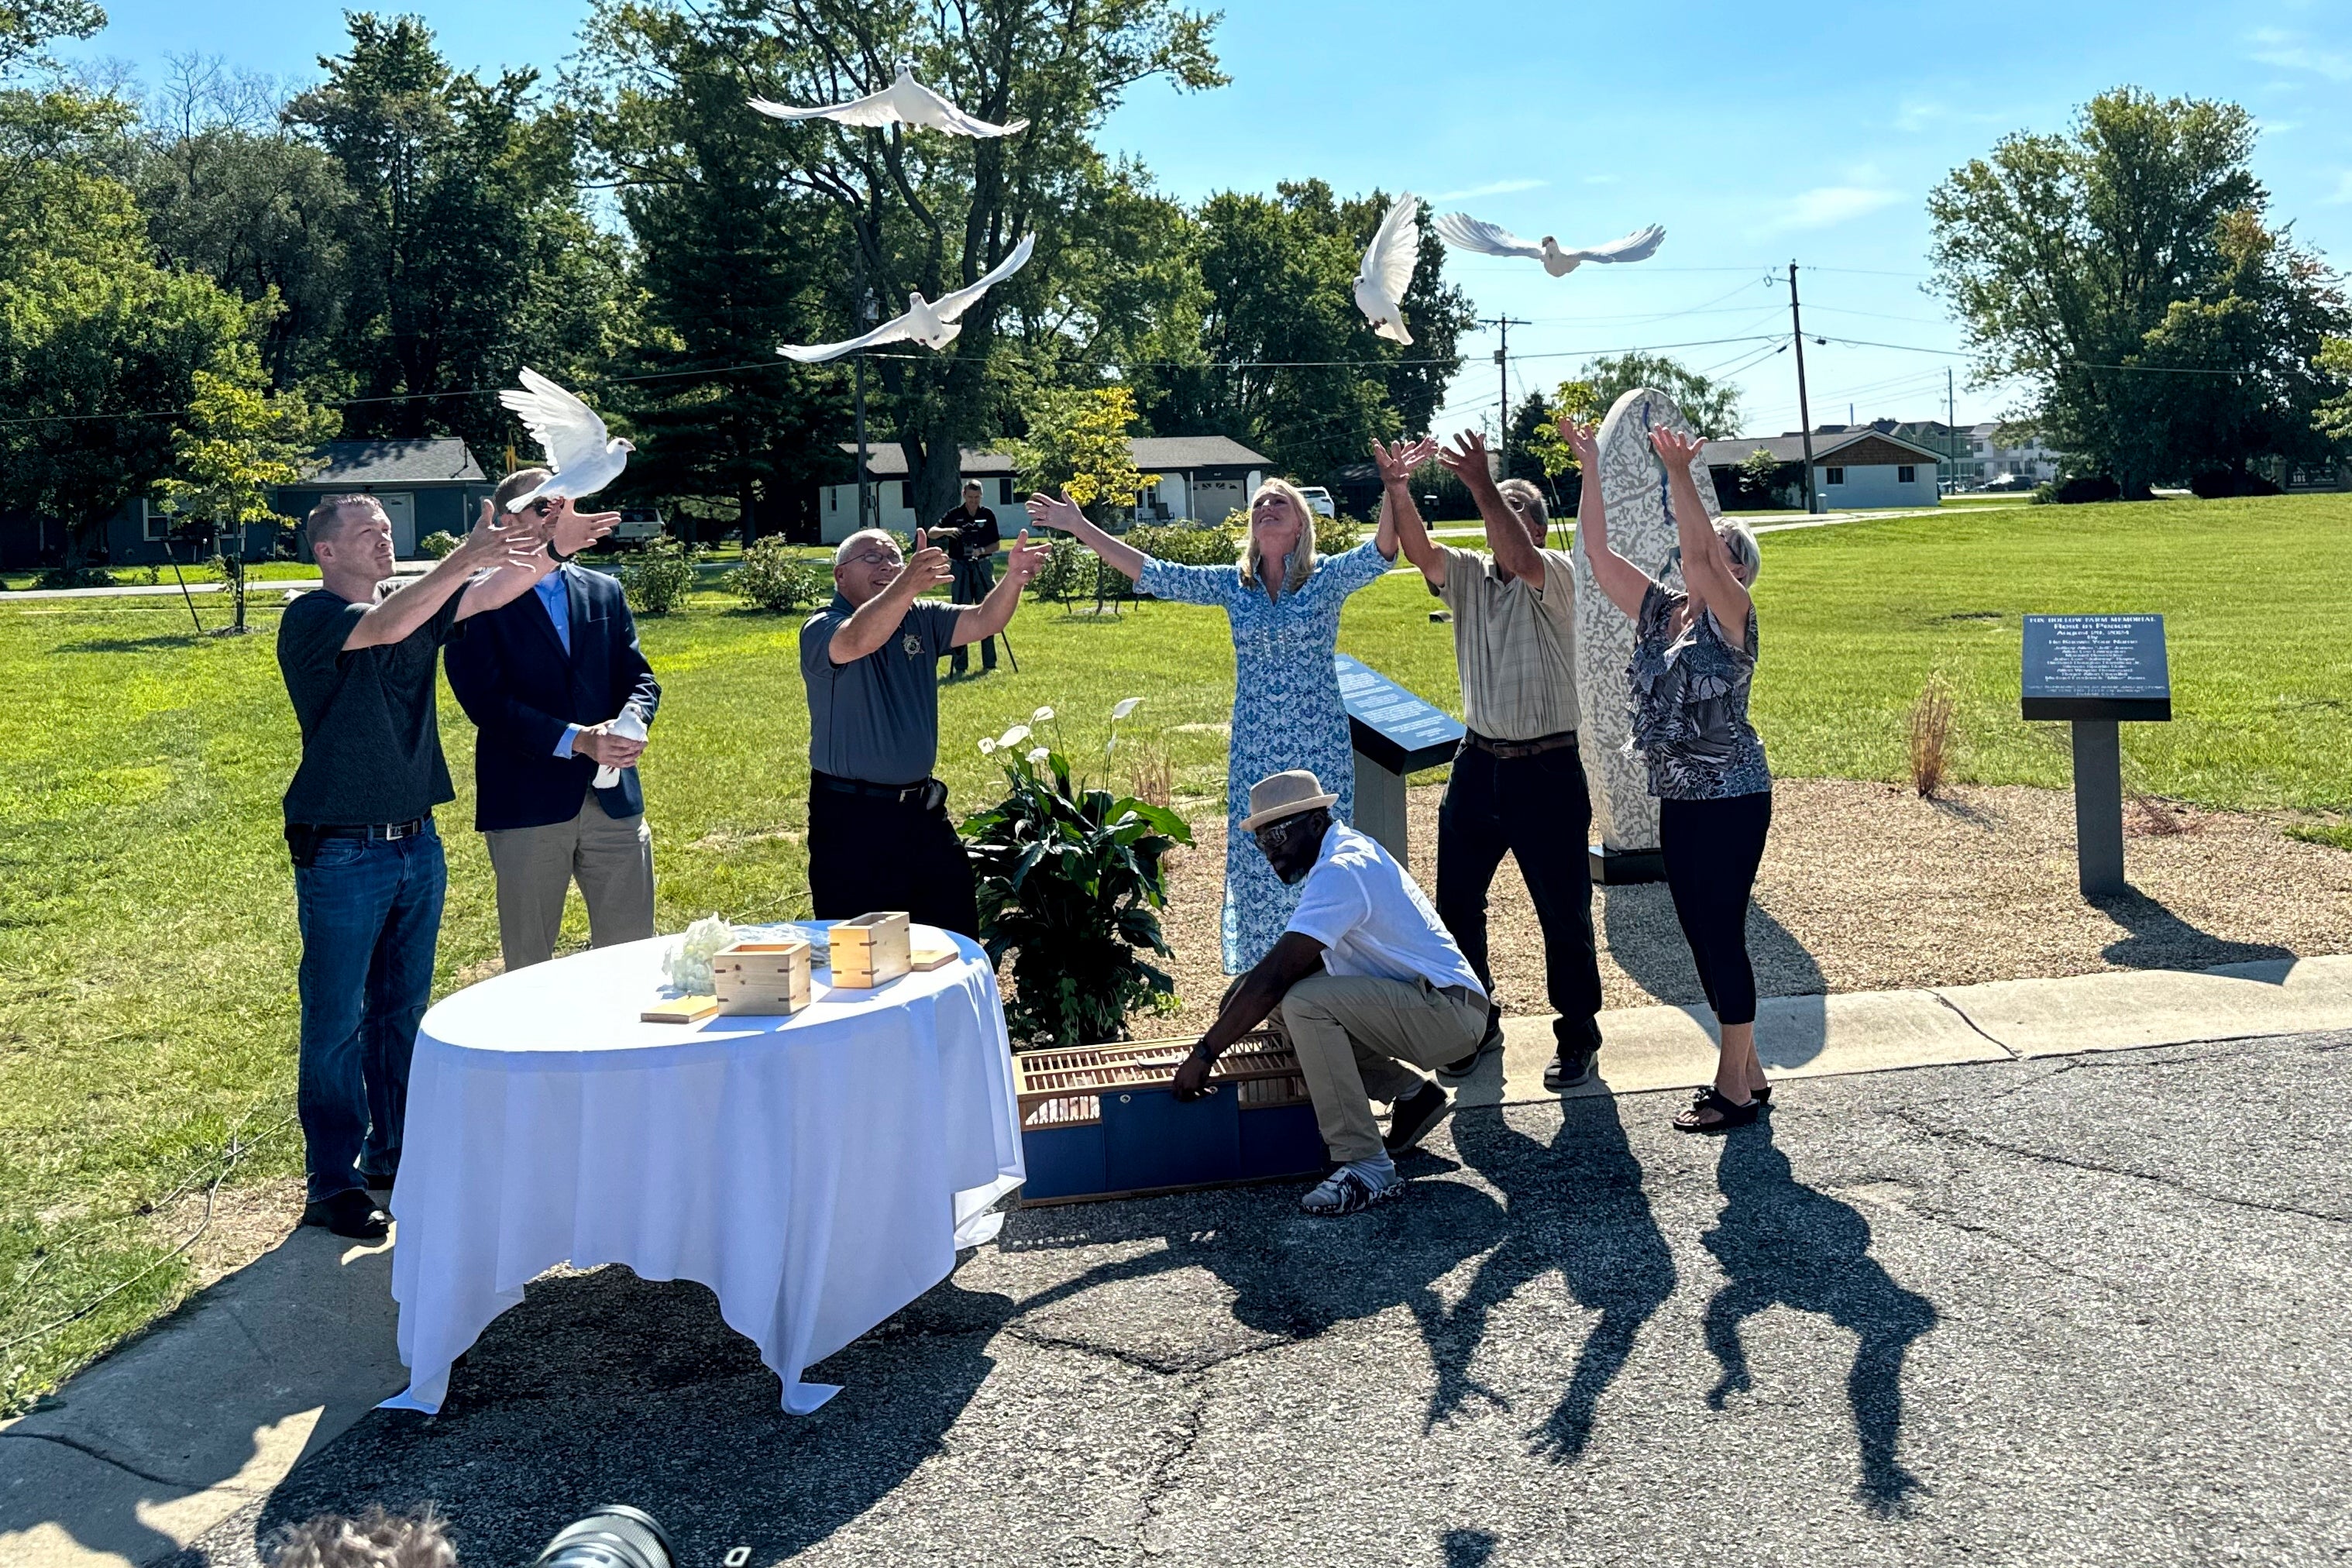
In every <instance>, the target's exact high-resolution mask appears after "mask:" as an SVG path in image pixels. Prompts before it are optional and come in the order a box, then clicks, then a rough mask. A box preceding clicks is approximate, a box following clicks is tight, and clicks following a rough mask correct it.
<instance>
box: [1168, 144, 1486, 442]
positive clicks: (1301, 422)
mask: <svg viewBox="0 0 2352 1568" xmlns="http://www.w3.org/2000/svg"><path fill="white" fill-rule="evenodd" d="M1389 202H1390V198H1389V196H1388V195H1386V194H1385V193H1382V192H1380V191H1373V192H1370V193H1369V194H1367V195H1362V196H1359V197H1356V198H1354V199H1353V200H1350V201H1346V202H1342V201H1339V199H1338V198H1337V197H1336V196H1334V195H1333V194H1332V191H1331V188H1330V187H1329V186H1328V185H1327V184H1324V183H1323V182H1322V181H1320V180H1307V181H1303V182H1299V183H1297V184H1282V185H1279V186H1277V187H1276V194H1275V195H1271V196H1266V195H1250V194H1245V193H1242V192H1234V191H1227V192H1223V193H1222V194H1220V195H1213V196H1211V197H1210V198H1209V199H1208V200H1207V201H1205V202H1203V203H1202V205H1200V207H1199V208H1198V209H1197V210H1196V211H1195V213H1194V215H1193V222H1194V224H1195V226H1197V230H1198V240H1197V244H1196V247H1195V253H1194V254H1195V257H1196V265H1197V267H1198V268H1199V272H1200V277H1201V280H1202V286H1203V288H1204V289H1205V290H1206V293H1207V302H1206V306H1205V309H1204V310H1203V313H1202V321H1201V327H1200V333H1199V341H1200V343H1201V346H1202V363H1200V364H1199V365H1198V367H1197V368H1192V367H1183V366H1179V367H1173V368H1161V369H1158V370H1155V371H1151V372H1144V371H1141V370H1139V371H1138V373H1137V374H1135V375H1134V376H1133V377H1132V378H1131V379H1132V380H1133V381H1134V382H1135V384H1136V385H1137V387H1138V389H1139V393H1140V394H1141V396H1140V398H1139V401H1140V402H1141V404H1142V407H1143V412H1144V415H1145V417H1146V418H1147V419H1149V420H1150V423H1151V425H1152V426H1153V427H1154V428H1155V429H1160V430H1171V431H1174V430H1181V431H1186V432H1202V431H1214V432H1217V433H1220V434H1223V435H1227V436H1231V437H1234V438H1235V439H1236V440H1240V441H1243V442H1245V443H1247V444H1249V445H1251V446H1253V447H1258V448H1259V449H1261V450H1263V451H1264V452H1265V453H1266V455H1267V456H1269V457H1271V458H1273V459H1274V460H1275V462H1276V465H1277V466H1279V467H1281V468H1284V469H1286V470H1287V471H1289V472H1292V473H1296V474H1300V475H1303V476H1307V477H1309V478H1319V477H1320V476H1322V475H1324V474H1327V473H1328V472H1329V471H1330V470H1331V469H1333V468H1338V467H1339V466H1340V465H1342V464H1347V463H1353V462H1358V461H1360V460H1361V459H1362V458H1363V456H1364V452H1365V449H1366V447H1368V446H1369V445H1370V443H1371V441H1372V440H1373V439H1374V438H1376V437H1381V438H1386V437H1394V436H1396V435H1398V434H1400V433H1402V432H1405V431H1422V430H1426V429H1427V428H1428V427H1429V422H1430V420H1431V419H1432V418H1433V417H1434V416H1435V415H1436V412H1437V406H1438V405H1439V403H1440V402H1441V401H1443V399H1444V388H1445V384H1446V383H1447V382H1448V381H1449V380H1451V379H1452V377H1453V375H1454V372H1455V371H1457V370H1459V369H1460V368H1461V363H1462V362H1461V355H1460V353H1458V352H1457V350H1456V348H1455V344H1456V342H1458V341H1459V339H1460V337H1461V334H1462V333H1463V332H1465V331H1468V330H1469V329H1470V326H1471V325H1472V317H1473V311H1472V309H1471V306H1470V303H1469V301H1468V300H1467V299H1466V298H1465V297H1464V296H1463V294H1462V292H1461V291H1460V290H1459V289H1454V288H1453V287H1451V286H1449V285H1448V284H1446V282H1445V281H1444V260H1445V247H1444V243H1443V242H1442V241H1440V240H1439V239H1438V238H1437V237H1436V235H1435V234H1434V233H1433V232H1432V231H1431V230H1430V229H1429V227H1428V226H1427V225H1425V224H1424V225H1423V230H1422V242H1421V255H1420V258H1419V260H1418V262H1417V264H1416V266H1415V268H1414V270H1413V278H1412V287H1411V288H1410V289H1408V290H1407V291H1406V293H1405V297H1404V320H1405V324H1406V326H1407V328H1408V329H1409V330H1410V331H1412V335H1413V342H1412V344H1411V345H1410V346H1406V345H1401V344H1397V343H1392V342H1389V341H1388V340H1387V339H1385V338H1380V337H1376V336H1374V335H1373V333H1372V331H1371V328H1370V325H1369V324H1368V323H1367V322H1366V321H1364V319H1363V316H1362V313H1361V312H1360V311H1359V310H1357V309H1356V307H1355V301H1354V299H1353V296H1352V294H1351V292H1350V287H1349V286H1350V283H1351V280H1352V279H1354V277H1355V275H1356V268H1357V267H1358V266H1359V265H1360V263H1361V261H1362V258H1363V251H1364V247H1365V246H1366V245H1368V244H1369V243H1370V240H1371V237H1372V234H1373V232H1374V230H1376V229H1377V228H1378V227H1379V226H1380V221H1381V216H1383V215H1384V214H1385V213H1386V212H1387V210H1388V206H1389Z"/></svg>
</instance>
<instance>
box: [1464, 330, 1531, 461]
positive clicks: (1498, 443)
mask: <svg viewBox="0 0 2352 1568" xmlns="http://www.w3.org/2000/svg"><path fill="white" fill-rule="evenodd" d="M1478 324H1479V325H1480V326H1482V327H1500V328H1501V329H1502V330H1503V346H1502V347H1500V348H1498V349H1496V351H1495V382H1496V390H1497V391H1498V392H1500V393H1501V394H1502V401H1501V402H1500V403H1498V404H1497V405H1496V407H1498V408H1500V409H1501V410H1502V412H1501V413H1499V414H1497V415H1496V416H1495V431H1496V437H1495V465H1496V473H1495V478H1496V479H1498V480H1499V479H1507V478H1508V477H1509V476H1510V471H1511V461H1510V452H1511V363H1510V362H1511V329H1512V328H1513V327H1528V326H1533V325H1534V324H1535V323H1534V322H1532V321H1523V320H1521V319H1519V318H1517V317H1514V316H1496V317H1495V318H1494V319H1493V320H1491V321H1480V322H1479V323H1478Z"/></svg>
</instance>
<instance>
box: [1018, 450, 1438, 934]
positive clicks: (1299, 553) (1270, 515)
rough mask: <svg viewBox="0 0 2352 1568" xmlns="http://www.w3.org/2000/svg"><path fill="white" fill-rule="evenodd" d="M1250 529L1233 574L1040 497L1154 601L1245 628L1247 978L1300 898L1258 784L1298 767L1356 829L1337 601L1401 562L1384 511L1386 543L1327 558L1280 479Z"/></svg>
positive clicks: (1231, 923) (1230, 760)
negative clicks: (1262, 816) (1264, 845)
mask: <svg viewBox="0 0 2352 1568" xmlns="http://www.w3.org/2000/svg"><path fill="white" fill-rule="evenodd" d="M1249 515H1250V531H1249V539H1248V541H1247V542H1246V543H1245V544H1244V546H1243V548H1242V553H1241V559H1240V561H1239V562H1238V563H1235V564H1234V565H1232V566H1176V565H1171V564H1170V563H1167V562H1165V561H1156V560H1154V559H1152V558H1151V557H1150V556H1149V555H1146V554H1144V553H1143V552H1141V551H1140V550H1138V549H1136V548H1134V547H1133V546H1132V545H1129V544H1126V543H1122V542H1120V541H1119V540H1118V539H1116V538H1114V537H1113V536H1111V535H1110V534H1108V533H1106V532H1104V531H1102V530H1101V529H1099V528H1097V527H1096V526H1095V525H1094V524H1093V523H1092V522H1089V521H1087V516H1086V514H1085V513H1084V512H1082V511H1080V510H1078V509H1077V508H1076V507H1075V506H1073V505H1071V504H1070V502H1069V501H1067V500H1055V499H1054V498H1051V497H1047V496H1043V495H1036V496H1032V497H1030V498H1029V516H1030V519H1031V521H1034V523H1035V524H1037V525H1038V526H1039V527H1041V528H1055V529H1060V530H1061V531H1064V532H1066V533H1071V534H1075V535H1076V536H1077V539H1078V542H1080V543H1081V544H1084V545H1085V546H1086V547H1087V549H1089V550H1091V551H1093V552H1095V553H1096V554H1097V555H1098V556H1100V557H1101V558H1102V559H1103V560H1104V561H1106V562H1108V563H1109V564H1110V565H1111V567H1112V568H1113V569H1114V570H1116V571H1118V572H1119V573H1121V574H1125V575H1126V576H1128V577H1130V578H1132V579H1134V581H1135V584H1136V586H1137V587H1139V588H1140V589H1142V590H1143V592H1145V593H1147V594H1149V595H1151V596H1152V597H1153V598H1155V599H1167V600H1172V601H1174V602H1177V603H1180V604H1187V605H1221V606H1223V609H1224V612H1225V616H1226V617H1227V619H1229V620H1230V621H1231V622H1232V624H1233V631H1234V721H1233V738H1232V740H1231V742H1230V743H1229V747H1228V751H1227V759H1226V763H1225V907H1224V918H1223V933H1224V966H1225V973H1228V974H1240V973H1244V972H1245V971H1247V970H1248V969H1249V968H1250V967H1251V965H1253V964H1255V963H1257V961H1258V960H1259V959H1261V958H1264V957H1265V955H1266V952H1267V950H1269V949H1270V948H1272V947H1273V946H1274V944H1275V941H1276V938H1278V937H1280V936H1281V935H1282V930H1283V927H1284V926H1285V925H1286V924H1287V923H1289V920H1290V914H1291V910H1293V909H1294V908H1295V907H1297V902H1298V889H1297V888H1289V887H1285V886H1284V885H1283V883H1282V880H1281V879H1279V878H1277V877H1276V875H1275V874H1274V868H1273V867H1271V866H1269V865H1268V864H1267V863H1266V858H1265V856H1264V855H1262V854H1260V853H1258V848H1257V843H1256V840H1255V839H1254V838H1252V837H1250V835H1248V834H1247V833H1244V832H1243V831H1242V829H1241V819H1242V817H1243V816H1245V815H1246V814H1247V813H1248V811H1249V791H1250V785H1252V784H1255V783H1257V782H1258V781H1259V780H1260V779H1262V778H1265V777H1266V776H1267V775H1268V774H1270V773H1281V772H1283V771H1284V770H1286V769H1289V768H1307V769H1311V770H1312V771H1313V773H1314V774H1315V776H1316V777H1317V778H1318V779H1320V780H1322V781H1323V787H1324V788H1325V789H1328V790H1330V791H1332V792H1334V793H1335V794H1337V795H1339V804H1338V805H1334V806H1333V807H1332V808H1331V815H1332V817H1333V819H1334V820H1336V821H1340V822H1347V821H1350V820H1352V814H1353V810H1354V806H1355V793H1356V764H1355V754H1354V747H1353V745H1352V744H1351V743H1350V742H1349V738H1348V710H1347V709H1346V708H1345V707H1344V706H1342V705H1341V703H1340V701H1339V677H1338V676H1337V675H1336V674H1334V673H1333V671H1332V668H1331V654H1332V650H1333V648H1334V647H1335V646H1336V645H1337V643H1338V642H1339V606H1340V605H1342V604H1344V603H1345V602H1346V601H1347V598H1348V595H1350V594H1352V593H1354V592H1355V591H1356V590H1357V589H1359V588H1362V587H1365V586H1368V585H1369V584H1372V583H1375V582H1378V581H1379V580H1380V578H1381V576H1382V574H1385V573H1386V572H1387V571H1388V569H1389V565H1390V563H1391V562H1393V561H1394V560H1395V559H1396V550H1397V545H1396V531H1395V529H1394V528H1393V527H1392V526H1391V524H1390V522H1389V520H1388V511H1387V507H1386V504H1385V503H1383V504H1382V508H1381V525H1380V529H1379V531H1378V532H1377V533H1376V535H1375V536H1374V537H1373V538H1371V539H1369V540H1366V541H1365V542H1363V543H1361V544H1360V545H1358V546H1356V548H1354V549H1353V550H1349V551H1347V552H1344V553H1341V554H1339V555H1334V556H1332V557H1330V558H1329V559H1328V560H1321V561H1318V559H1317V558H1316V555H1315V512H1314V510H1313V508H1312V507H1310V506H1309V505H1308V504H1307V498H1306V497H1305V496H1303V495H1301V494H1299V492H1298V487H1297V486H1296V485H1293V484H1291V483H1290V482H1289V481H1288V480H1286V479H1268V480H1267V481H1266V482H1265V483H1264V484H1262V485H1260V486H1259V487H1258V488H1257V493H1256V494H1255V495H1254V496H1252V497H1251V498H1250V509H1249Z"/></svg>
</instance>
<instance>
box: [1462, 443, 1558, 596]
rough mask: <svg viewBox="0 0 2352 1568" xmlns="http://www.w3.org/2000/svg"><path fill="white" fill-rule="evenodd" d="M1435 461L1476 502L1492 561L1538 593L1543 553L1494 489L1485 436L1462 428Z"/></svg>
mask: <svg viewBox="0 0 2352 1568" xmlns="http://www.w3.org/2000/svg"><path fill="white" fill-rule="evenodd" d="M1437 460H1438V461H1439V462H1440V463H1443V464H1444V466H1445V469H1446V471H1447V472H1448V473H1450V474H1453V475H1454V477H1455V478H1457V479H1460V480H1461V481H1462V483H1463V485H1464V486H1465V488H1466V489H1468V490H1469V491H1470V499H1471V500H1475V501H1476V502H1477V503H1478V518H1479V521H1482V522H1484V523H1485V524H1486V548H1487V549H1488V550H1491V551H1493V552H1494V553H1495V564H1496V566H1498V567H1500V568H1501V569H1502V570H1504V571H1505V572H1507V573H1509V574H1511V575H1512V576H1514V577H1519V578H1524V579H1525V580H1526V581H1527V582H1528V584H1530V585H1531V586H1533V587H1534V588H1535V589H1536V590H1537V591H1538V593H1540V592H1541V591H1542V590H1543V585H1544V562H1543V552H1541V551H1539V550H1538V549H1537V548H1536V544H1535V541H1534V540H1532V539H1529V538H1528V525H1527V524H1526V523H1524V522H1521V521H1519V514H1518V513H1517V512H1515V511H1513V510H1511V503H1510V502H1508V501H1507V500H1504V499H1503V492H1502V491H1501V490H1500V489H1496V485H1495V476H1494V475H1493V474H1491V473H1489V472H1488V471H1487V468H1486V437H1484V436H1481V435H1479V434H1478V432H1476V431H1475V430H1465V431H1464V432H1462V434H1461V435H1459V436H1457V437H1454V447H1453V448H1452V449H1450V450H1447V451H1443V452H1440V453H1439V454H1438V455H1437Z"/></svg>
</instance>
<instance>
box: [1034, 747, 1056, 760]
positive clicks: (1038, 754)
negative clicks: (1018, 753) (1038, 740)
mask: <svg viewBox="0 0 2352 1568" xmlns="http://www.w3.org/2000/svg"><path fill="white" fill-rule="evenodd" d="M1053 754H1054V753H1053V752H1049V751H1047V750H1046V749H1045V747H1043V746H1032V747H1031V748H1030V749H1029V760H1030V761H1031V762H1033V763H1042V762H1044V761H1045V759H1046V758H1048V757H1050V756H1052V755H1053Z"/></svg>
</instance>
